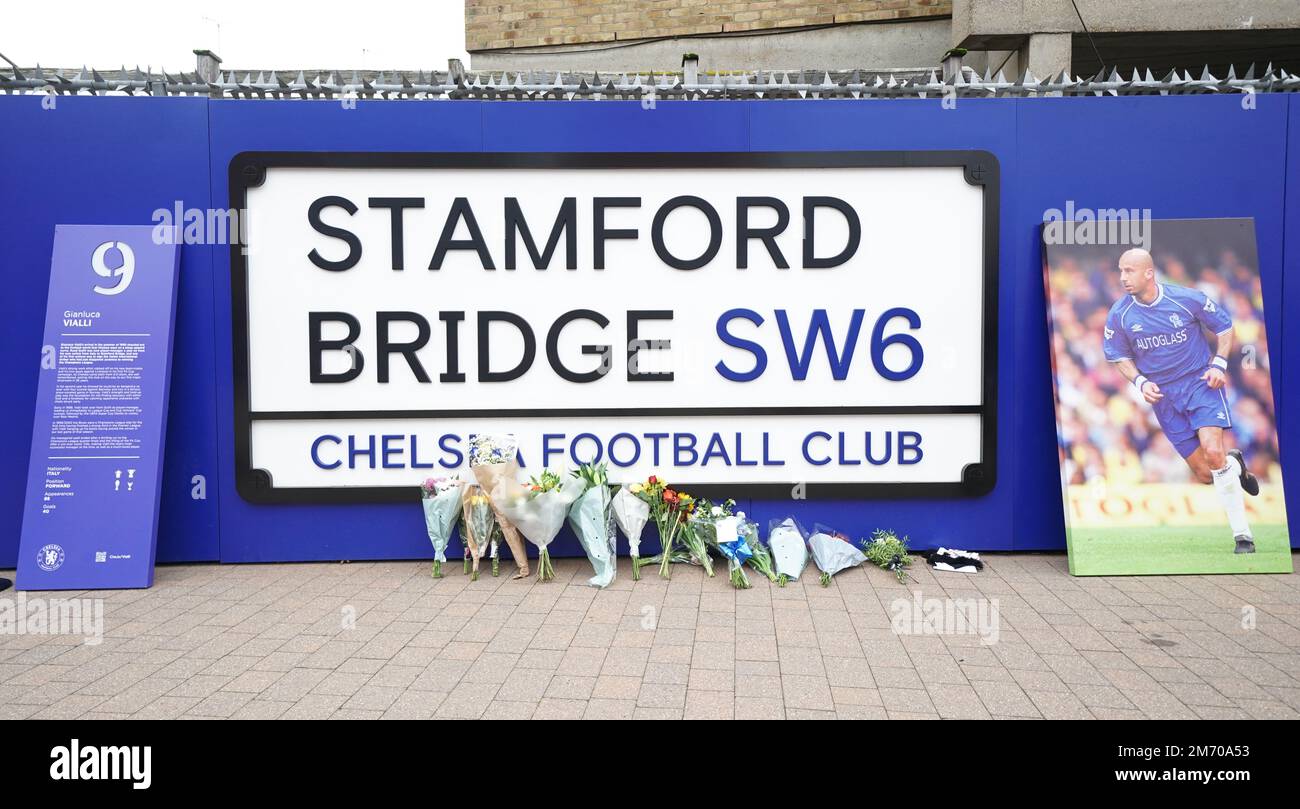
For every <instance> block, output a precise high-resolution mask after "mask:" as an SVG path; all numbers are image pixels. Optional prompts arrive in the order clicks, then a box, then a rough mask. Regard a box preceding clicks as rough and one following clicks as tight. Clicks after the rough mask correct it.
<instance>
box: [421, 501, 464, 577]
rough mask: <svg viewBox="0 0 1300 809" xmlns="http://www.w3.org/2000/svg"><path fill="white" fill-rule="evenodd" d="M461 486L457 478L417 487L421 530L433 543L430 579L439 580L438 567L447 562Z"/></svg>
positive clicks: (440, 568) (459, 513)
mask: <svg viewBox="0 0 1300 809" xmlns="http://www.w3.org/2000/svg"><path fill="white" fill-rule="evenodd" d="M464 486H465V484H464V482H463V481H461V480H460V479H458V478H429V479H428V480H426V481H425V482H424V484H423V485H421V487H420V489H421V492H422V494H423V498H422V504H423V506H424V527H425V529H426V530H427V531H428V532H429V541H430V542H431V543H433V575H434V577H436V578H441V577H442V566H443V565H444V564H446V562H447V545H448V543H450V542H451V533H452V531H454V530H455V528H456V521H457V520H459V519H460V518H461V490H462V489H463V488H464Z"/></svg>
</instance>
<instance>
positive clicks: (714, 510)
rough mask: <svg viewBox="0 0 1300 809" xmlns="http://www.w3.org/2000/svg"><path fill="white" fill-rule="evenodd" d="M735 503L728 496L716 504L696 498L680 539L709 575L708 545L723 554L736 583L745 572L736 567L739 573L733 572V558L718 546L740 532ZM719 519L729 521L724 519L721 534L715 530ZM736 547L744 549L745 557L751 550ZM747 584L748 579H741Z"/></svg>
mask: <svg viewBox="0 0 1300 809" xmlns="http://www.w3.org/2000/svg"><path fill="white" fill-rule="evenodd" d="M735 507H736V501H735V500H731V499H727V500H724V501H722V502H721V503H717V504H715V503H713V502H711V501H709V500H700V501H699V502H698V503H697V504H696V507H695V511H694V513H692V514H691V519H690V522H689V524H688V525H687V529H688V530H687V532H686V534H684V535H683V541H684V542H685V544H686V546H687V548H688V549H689V550H690V552H691V555H692V556H694V557H696V559H697V560H698V561H699V562H700V564H702V565H704V569H705V572H707V573H708V574H709V575H710V576H712V575H713V562H712V561H711V560H709V554H708V549H709V548H715V549H717V551H718V552H719V553H720V554H722V555H723V556H724V557H726V558H727V560H728V566H729V567H730V568H731V571H732V577H731V582H732V584H736V583H737V579H738V578H743V577H744V575H745V573H744V571H739V574H740V575H739V577H737V576H736V575H735V574H736V573H737V566H736V564H735V560H734V559H732V557H731V556H730V555H728V553H727V552H726V550H725V549H723V548H722V543H723V542H730V541H732V540H735V539H738V538H739V536H740V532H739V525H740V520H739V519H737V518H736V516H735V512H734V509H735ZM723 520H728V521H729V522H727V524H726V529H725V531H724V532H723V534H725V536H723V534H720V533H719V524H720V523H721V522H722V521H723ZM740 550H743V551H744V556H745V559H748V558H749V557H750V555H751V554H750V552H749V549H748V547H746V548H744V549H740ZM745 559H741V560H740V561H741V563H743V562H744V561H745ZM737 586H740V585H737ZM748 586H749V580H748V579H745V583H744V587H748Z"/></svg>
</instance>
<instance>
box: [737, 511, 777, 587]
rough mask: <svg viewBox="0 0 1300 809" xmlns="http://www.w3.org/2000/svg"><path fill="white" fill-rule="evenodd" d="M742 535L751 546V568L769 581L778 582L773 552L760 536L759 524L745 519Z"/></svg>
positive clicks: (742, 521) (742, 525) (743, 520)
mask: <svg viewBox="0 0 1300 809" xmlns="http://www.w3.org/2000/svg"><path fill="white" fill-rule="evenodd" d="M740 535H741V536H742V537H744V539H745V544H746V545H748V546H749V554H750V555H749V566H750V567H752V568H754V569H755V570H757V571H758V572H759V573H762V574H763V575H764V576H766V577H767V579H768V581H776V569H775V567H774V566H773V562H772V552H771V551H770V550H768V547H767V546H766V545H764V544H763V539H762V538H761V537H760V536H759V534H758V523H756V522H754V521H753V520H749V519H743V518H742V520H741V523H740Z"/></svg>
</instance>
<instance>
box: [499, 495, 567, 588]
mask: <svg viewBox="0 0 1300 809" xmlns="http://www.w3.org/2000/svg"><path fill="white" fill-rule="evenodd" d="M560 478H561V480H560V483H559V485H558V486H557V487H556V488H554V489H551V490H550V491H545V492H531V491H529V489H528V487H526V486H524V485H523V484H521V483H519V481H517V480H513V479H507V478H502V479H501V480H499V481H498V482H497V485H496V488H494V489H493V490H492V491H491V493H490V494H491V497H492V503H493V505H494V506H496V508H497V510H498V511H499V512H501V513H502V514H504V515H505V516H506V519H508V520H509V521H510V522H511V523H513V524H514V526H515V527H516V528H518V529H519V532H520V533H522V534H523V535H524V537H525V538H526V539H527V540H528V541H529V542H531V543H533V544H534V545H536V546H537V550H538V562H539V563H538V567H539V568H542V571H541V578H542V579H543V580H545V579H546V578H549V576H548V575H546V572H545V568H546V566H547V565H548V564H549V563H547V562H546V561H545V560H546V559H547V558H548V557H549V555H550V553H549V551H548V550H547V548H548V546H549V545H550V544H551V541H552V540H554V539H555V535H556V534H558V533H560V529H561V528H563V527H564V518H565V517H566V516H567V515H568V513H569V506H571V505H573V501H574V500H577V499H578V495H579V494H581V493H582V490H583V488H584V486H585V484H584V483H583V482H582V481H581V480H579V479H577V478H575V477H573V476H572V475H567V474H565V475H561V476H560Z"/></svg>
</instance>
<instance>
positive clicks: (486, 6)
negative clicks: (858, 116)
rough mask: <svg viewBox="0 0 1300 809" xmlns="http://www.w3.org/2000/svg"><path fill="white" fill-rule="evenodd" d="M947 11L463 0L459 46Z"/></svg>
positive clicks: (783, 3) (931, 4)
mask: <svg viewBox="0 0 1300 809" xmlns="http://www.w3.org/2000/svg"><path fill="white" fill-rule="evenodd" d="M950 14H952V2H951V0H851V1H850V2H838V3H832V2H815V1H814V0H758V1H757V2H729V1H728V0H465V49H466V50H469V51H480V50H488V49H492V48H526V47H531V46H536V45H572V44H578V43H583V42H613V41H615V40H628V39H646V38H648V37H662V36H686V35H690V34H720V33H724V32H727V31H755V30H759V29H764V28H797V27H799V26H805V25H829V24H831V23H850V22H866V21H877V20H902V19H908V18H915V17H936V16H947V15H950Z"/></svg>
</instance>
